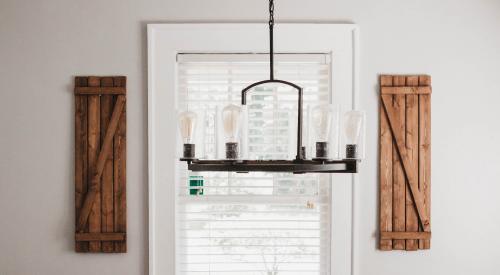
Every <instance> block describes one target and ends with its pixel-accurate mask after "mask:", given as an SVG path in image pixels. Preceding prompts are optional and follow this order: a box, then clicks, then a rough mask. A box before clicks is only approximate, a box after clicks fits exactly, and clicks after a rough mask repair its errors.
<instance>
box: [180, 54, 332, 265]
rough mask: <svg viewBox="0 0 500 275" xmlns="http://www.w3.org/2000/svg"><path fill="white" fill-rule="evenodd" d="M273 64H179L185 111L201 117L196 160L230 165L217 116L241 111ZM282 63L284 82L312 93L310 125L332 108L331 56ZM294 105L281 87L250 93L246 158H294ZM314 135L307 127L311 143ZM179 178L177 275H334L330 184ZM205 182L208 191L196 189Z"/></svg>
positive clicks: (211, 60)
mask: <svg viewBox="0 0 500 275" xmlns="http://www.w3.org/2000/svg"><path fill="white" fill-rule="evenodd" d="M267 58H268V56H267V55H259V54H251V55H250V54H180V55H178V83H177V87H178V104H179V106H180V108H182V109H189V110H191V111H196V112H197V113H198V114H199V115H200V117H201V118H200V120H201V123H199V125H200V127H199V128H198V136H199V138H198V140H197V144H199V145H200V146H198V145H197V151H198V157H205V158H217V157H222V156H223V153H224V152H223V149H224V148H223V143H222V142H221V141H220V140H221V138H220V136H219V133H218V127H217V123H218V118H217V116H218V113H219V112H220V110H221V109H222V108H223V107H224V106H225V105H227V104H229V103H234V104H237V105H239V104H240V102H241V89H243V88H244V87H245V86H247V85H248V84H250V83H252V82H255V81H258V80H263V79H267V78H268V74H269V73H268V63H267V62H268V61H267ZM276 61H277V63H276V72H275V74H276V77H277V78H279V79H285V80H289V81H292V82H294V83H297V84H299V85H300V86H302V87H304V106H305V110H306V111H305V113H304V116H305V121H306V122H307V119H308V111H307V110H308V109H310V107H311V106H314V105H316V104H320V103H327V102H329V99H330V88H329V87H330V66H329V62H330V60H329V55H327V54H287V55H278V56H277V59H276ZM296 100H297V94H296V91H294V90H293V89H291V88H289V87H285V86H279V85H267V86H260V87H257V88H256V90H255V91H252V92H250V93H249V94H248V99H247V103H248V118H247V123H248V134H247V135H246V137H245V139H246V143H245V147H246V148H243V149H244V151H245V153H246V154H247V156H248V157H249V158H255V159H266V158H273V159H291V158H293V157H295V144H296V136H295V133H296V116H297V114H296ZM308 136H309V130H308V125H307V123H306V125H305V140H306V141H307V140H308ZM218 140H219V142H218ZM178 147H180V146H178ZM178 175H179V176H178V178H179V180H178V183H179V185H178V187H177V192H178V193H177V204H176V215H177V216H176V218H177V238H176V240H177V243H176V255H177V258H176V261H177V266H176V270H177V273H178V274H264V275H276V274H329V265H330V218H329V217H330V213H331V209H330V208H331V204H330V202H331V190H330V184H329V176H328V175H315V174H307V175H292V174H285V173H284V174H276V173H249V174H236V173H218V172H212V173H196V174H195V173H192V172H188V171H187V170H186V167H185V166H180V167H179V171H178ZM201 179H202V181H203V186H193V184H190V182H191V183H196V180H199V181H200V180H201Z"/></svg>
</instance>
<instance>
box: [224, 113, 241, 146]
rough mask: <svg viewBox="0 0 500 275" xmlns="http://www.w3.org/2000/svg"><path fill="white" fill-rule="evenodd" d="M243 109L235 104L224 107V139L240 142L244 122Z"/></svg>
mask: <svg viewBox="0 0 500 275" xmlns="http://www.w3.org/2000/svg"><path fill="white" fill-rule="evenodd" d="M241 117H242V109H241V107H239V106H236V105H234V104H230V105H227V106H226V107H224V109H222V129H223V135H224V141H225V142H226V143H227V142H238V139H239V134H240V130H241V124H242V119H241Z"/></svg>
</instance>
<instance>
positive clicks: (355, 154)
mask: <svg viewBox="0 0 500 275" xmlns="http://www.w3.org/2000/svg"><path fill="white" fill-rule="evenodd" d="M274 55H275V54H274V0H269V79H268V80H262V81H258V82H255V83H252V84H250V85H248V86H247V87H245V88H244V89H243V90H242V92H241V104H242V105H243V106H245V105H246V104H247V94H248V93H249V92H250V91H252V89H253V88H255V87H257V86H260V85H265V84H270V83H277V84H282V85H286V86H290V87H292V88H294V89H295V90H296V91H297V94H298V99H297V100H298V102H297V146H296V156H295V159H292V160H249V159H240V158H239V152H240V150H239V147H240V146H239V142H238V136H239V132H240V131H241V128H242V127H241V124H242V123H241V122H242V121H241V120H242V119H241V113H242V108H241V107H239V106H236V105H232V104H231V105H229V106H226V107H225V108H224V109H223V110H222V120H223V122H222V125H223V128H224V138H225V147H226V158H225V159H198V158H196V156H195V144H193V143H192V142H193V132H194V130H195V124H196V113H194V112H189V111H187V112H182V113H181V114H180V116H179V120H180V121H179V122H180V123H179V125H180V131H181V136H182V139H183V143H184V151H183V157H182V158H181V159H180V160H181V161H186V162H187V164H188V169H189V170H191V171H228V172H241V173H247V172H291V173H296V174H301V173H356V172H357V168H358V162H359V160H360V153H359V146H358V143H359V140H360V139H362V137H360V135H361V134H362V132H363V131H362V129H363V127H364V121H365V119H364V112H360V111H350V112H348V113H347V114H346V117H347V120H346V123H345V125H344V126H345V128H346V136H347V140H348V144H346V156H345V158H343V159H331V158H329V156H328V151H329V149H328V148H329V146H328V144H329V142H328V140H327V138H319V139H321V140H319V139H318V140H317V141H316V157H315V158H312V159H307V158H306V152H305V151H306V150H305V147H304V146H303V144H302V128H303V88H302V87H301V86H299V85H297V84H295V83H292V82H289V81H285V80H280V79H276V78H275V77H274ZM314 111H317V112H316V113H317V114H316V116H315V118H314V119H315V121H316V122H318V123H316V124H317V126H316V128H317V132H328V131H329V129H330V125H331V110H330V109H328V108H324V106H320V107H318V108H316V110H314ZM314 111H313V112H314ZM326 129H328V130H326ZM323 139H324V140H323Z"/></svg>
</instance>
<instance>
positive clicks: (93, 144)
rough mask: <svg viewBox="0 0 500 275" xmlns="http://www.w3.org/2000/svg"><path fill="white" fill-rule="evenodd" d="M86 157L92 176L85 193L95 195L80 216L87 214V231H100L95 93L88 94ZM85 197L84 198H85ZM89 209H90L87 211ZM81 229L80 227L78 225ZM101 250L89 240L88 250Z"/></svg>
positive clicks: (98, 131) (98, 115)
mask: <svg viewBox="0 0 500 275" xmlns="http://www.w3.org/2000/svg"><path fill="white" fill-rule="evenodd" d="M88 114H89V115H88V131H89V133H88V146H89V150H88V158H89V172H90V174H89V177H90V178H92V181H91V182H90V187H89V192H88V193H87V198H88V197H89V196H93V197H96V198H95V199H94V200H93V202H95V203H93V204H90V207H86V204H85V203H84V205H83V207H82V209H81V212H80V216H81V215H87V213H86V212H88V220H89V224H88V226H89V232H91V233H92V232H101V200H100V188H99V184H100V180H99V179H97V181H95V180H94V174H95V173H96V169H97V157H98V154H99V148H100V131H101V128H100V98H99V96H97V95H92V96H89V98H88ZM87 198H86V200H87ZM89 210H90V211H89ZM79 228H80V229H81V227H79ZM100 250H101V243H100V242H94V241H93V242H90V243H89V251H90V252H98V251H100Z"/></svg>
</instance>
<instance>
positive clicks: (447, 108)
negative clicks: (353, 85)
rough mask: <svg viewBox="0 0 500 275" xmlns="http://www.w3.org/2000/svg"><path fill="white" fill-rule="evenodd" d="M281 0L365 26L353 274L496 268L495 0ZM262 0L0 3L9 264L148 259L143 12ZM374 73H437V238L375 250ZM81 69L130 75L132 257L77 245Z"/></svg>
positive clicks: (0, 245) (234, 11) (191, 15)
mask: <svg viewBox="0 0 500 275" xmlns="http://www.w3.org/2000/svg"><path fill="white" fill-rule="evenodd" d="M276 6H277V20H278V21H280V20H282V21H294V22H311V21H313V22H332V21H339V22H346V21H347V22H355V23H357V24H358V25H359V26H360V29H361V54H362V56H361V91H362V92H361V104H362V105H363V106H364V108H365V109H366V110H367V112H368V117H369V119H368V143H367V145H368V151H367V155H368V157H367V160H366V161H365V162H364V164H363V168H362V172H361V175H360V177H361V181H360V185H359V186H358V190H359V191H360V194H359V201H358V205H357V209H358V213H359V215H358V217H357V224H358V231H357V234H356V237H357V238H356V243H357V246H356V251H357V252H356V255H355V256H356V257H355V259H356V262H355V268H356V271H357V274H360V275H370V274H380V275H391V274H401V273H403V272H404V273H405V274H409V275H413V274H415V275H416V274H436V275H437V274H498V273H499V272H500V260H498V258H499V257H500V250H499V249H498V247H499V246H500V234H499V232H500V214H499V213H498V212H499V211H500V201H499V200H498V194H500V185H499V184H498V183H499V181H500V180H499V179H500V157H499V155H500V143H498V141H499V140H500V124H499V123H498V118H499V117H500V108H498V107H497V105H498V104H499V102H500V85H499V78H500V1H498V0H441V1H436V0H419V1H414V0H413V1H408V0H406V1H403V0H379V1H370V0H355V1H353V0H351V1H348V0H337V1H327V0H310V1H303V0H287V1H279V0H277V4H276ZM266 7H267V1H265V0H253V1H248V0H247V1H244V0H212V1H207V0H161V1H160V0H147V1H146V0H144V1H132V0H109V1H97V0H86V1H83V0H81V1H69V0H45V1H35V0H33V1H25V0H1V1H0V92H1V97H0V98H1V99H0V156H1V157H0V221H1V223H0V274H1V275H25V274H28V275H31V274H74V275H78V274H123V275H128V274H130V275H132V274H145V273H146V272H147V257H148V255H147V188H146V186H147V162H146V160H147V156H146V153H147V144H146V140H147V139H146V131H147V128H146V127H147V123H146V121H147V116H146V114H147V110H146V108H147V107H146V103H147V94H146V87H147V77H146V76H147V73H146V65H147V64H146V27H145V26H146V24H147V23H150V22H240V21H244V22H250V21H251V22H254V21H258V22H261V21H265V20H266V17H267V14H266ZM277 35H279V34H277ZM263 42H264V43H266V42H265V41H263ZM379 73H428V74H431V75H432V76H433V87H434V94H433V102H432V103H433V109H432V111H433V133H432V134H433V137H432V138H433V140H432V141H433V175H432V181H433V182H432V183H433V186H432V199H433V205H432V227H433V241H432V249H431V250H430V251H424V252H412V253H404V252H379V251H377V250H376V238H375V233H376V229H377V197H378V195H377V177H378V175H377V158H378V156H377V147H378V146H377V135H378V124H377V123H378V118H377V117H378V99H377V90H376V85H377V75H378V74H379ZM81 74H97V75H101V74H102V75H104V74H123V75H127V76H128V78H129V80H128V89H129V95H128V102H127V104H128V105H127V107H128V133H127V134H128V160H127V161H128V171H127V173H128V193H127V195H128V223H129V224H128V227H129V228H128V232H129V233H128V236H129V252H128V253H127V254H123V255H89V254H87V255H86V254H76V253H74V252H73V241H72V238H73V233H72V232H73V223H74V210H73V196H74V195H73V192H74V189H73V95H72V92H71V86H72V85H73V83H72V76H73V75H81Z"/></svg>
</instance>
